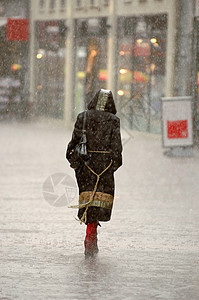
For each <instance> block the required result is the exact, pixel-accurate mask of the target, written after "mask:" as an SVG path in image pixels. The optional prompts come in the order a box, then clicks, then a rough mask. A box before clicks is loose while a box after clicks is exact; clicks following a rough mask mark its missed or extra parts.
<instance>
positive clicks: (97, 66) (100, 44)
mask: <svg viewBox="0 0 199 300" xmlns="http://www.w3.org/2000/svg"><path fill="white" fill-rule="evenodd" d="M104 24H106V18H92V19H87V20H83V19H82V20H81V19H79V20H77V21H76V32H77V35H76V40H75V44H76V50H75V62H76V66H75V101H74V104H73V108H74V111H73V113H74V117H75V116H76V115H77V114H78V113H79V112H80V111H82V110H84V109H85V107H86V106H87V104H88V102H89V101H90V100H91V99H92V97H93V96H94V94H95V93H96V92H97V91H98V90H99V89H100V88H104V89H106V88H107V74H108V72H107V52H108V49H107V47H108V45H107V33H106V31H104V29H103V27H104Z"/></svg>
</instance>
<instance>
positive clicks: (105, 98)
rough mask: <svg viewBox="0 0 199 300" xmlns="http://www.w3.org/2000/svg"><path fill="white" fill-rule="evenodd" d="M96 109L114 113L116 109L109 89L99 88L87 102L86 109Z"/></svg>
mask: <svg viewBox="0 0 199 300" xmlns="http://www.w3.org/2000/svg"><path fill="white" fill-rule="evenodd" d="M90 109H96V110H101V111H107V112H110V113H112V114H114V115H115V114H116V113H117V110H116V107H115V102H114V99H113V94H112V92H111V91H110V90H104V89H100V90H99V91H98V92H97V93H96V94H95V96H94V97H93V99H92V100H91V101H90V102H89V104H88V110H90Z"/></svg>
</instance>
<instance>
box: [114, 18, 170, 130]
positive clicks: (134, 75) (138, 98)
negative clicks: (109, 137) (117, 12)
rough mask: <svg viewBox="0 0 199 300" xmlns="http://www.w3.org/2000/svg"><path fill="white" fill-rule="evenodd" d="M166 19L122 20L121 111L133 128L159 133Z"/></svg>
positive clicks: (119, 61)
mask: <svg viewBox="0 0 199 300" xmlns="http://www.w3.org/2000/svg"><path fill="white" fill-rule="evenodd" d="M166 37H167V16H166V15H156V16H150V17H149V16H145V17H142V18H140V17H139V18H136V17H130V18H120V20H119V27H118V40H119V45H118V46H119V47H118V86H117V88H118V90H117V97H118V106H119V107H118V110H119V111H120V114H121V116H122V122H123V124H125V125H128V126H129V127H130V128H132V129H135V130H136V129H137V130H141V131H149V132H156V133H160V131H161V126H160V122H159V120H160V115H161V103H160V99H161V97H162V96H163V95H164V88H165V87H164V84H165V76H166V70H165V66H166Z"/></svg>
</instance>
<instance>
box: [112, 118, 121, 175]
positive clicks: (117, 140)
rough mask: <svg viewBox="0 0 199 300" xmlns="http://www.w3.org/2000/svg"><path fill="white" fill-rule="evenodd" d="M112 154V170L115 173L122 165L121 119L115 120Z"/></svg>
mask: <svg viewBox="0 0 199 300" xmlns="http://www.w3.org/2000/svg"><path fill="white" fill-rule="evenodd" d="M111 152H112V160H113V165H112V170H113V172H115V171H116V170H117V169H118V168H119V167H120V166H121V165H122V141H121V134H120V119H119V118H117V119H115V120H114V125H113V131H112V138H111Z"/></svg>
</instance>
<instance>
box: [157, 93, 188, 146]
mask: <svg viewBox="0 0 199 300" xmlns="http://www.w3.org/2000/svg"><path fill="white" fill-rule="evenodd" d="M162 137H163V146H164V147H176V146H191V145H193V134H192V98H191V97H171V98H162Z"/></svg>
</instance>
